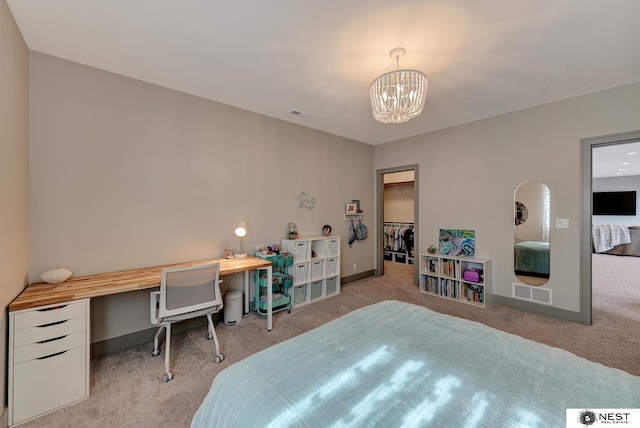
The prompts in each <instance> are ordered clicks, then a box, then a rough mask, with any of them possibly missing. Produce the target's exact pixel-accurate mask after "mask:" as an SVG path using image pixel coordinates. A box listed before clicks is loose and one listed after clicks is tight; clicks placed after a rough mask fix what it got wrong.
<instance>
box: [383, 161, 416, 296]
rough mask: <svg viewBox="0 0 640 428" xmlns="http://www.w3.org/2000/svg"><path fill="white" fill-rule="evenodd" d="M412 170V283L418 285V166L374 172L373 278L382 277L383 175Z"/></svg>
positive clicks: (398, 167) (405, 166)
mask: <svg viewBox="0 0 640 428" xmlns="http://www.w3.org/2000/svg"><path fill="white" fill-rule="evenodd" d="M411 170H413V236H414V245H413V283H414V285H418V284H419V283H420V269H419V268H420V255H419V254H418V253H419V251H418V248H420V247H419V245H418V241H419V239H418V237H419V233H418V232H419V229H418V219H419V218H420V216H419V213H420V209H419V208H420V203H419V200H420V196H419V195H420V192H419V182H420V180H419V165H418V164H412V165H404V166H396V167H392V168H384V169H378V170H376V200H377V201H378V203H377V204H376V219H377V220H376V232H377V233H376V244H375V245H376V251H375V254H376V269H375V276H382V275H384V250H383V248H382V247H383V245H384V175H385V174H389V173H393V172H403V171H411Z"/></svg>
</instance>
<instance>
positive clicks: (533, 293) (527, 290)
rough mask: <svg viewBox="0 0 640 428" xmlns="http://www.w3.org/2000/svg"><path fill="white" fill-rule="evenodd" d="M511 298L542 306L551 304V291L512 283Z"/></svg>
mask: <svg viewBox="0 0 640 428" xmlns="http://www.w3.org/2000/svg"><path fill="white" fill-rule="evenodd" d="M511 295H512V297H515V298H516V299H520V300H528V301H530V302H534V303H542V304H543V305H550V304H551V289H549V288H543V287H531V286H529V285H524V284H517V283H515V282H514V283H513V289H512V293H511Z"/></svg>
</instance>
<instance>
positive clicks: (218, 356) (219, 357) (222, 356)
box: [213, 354, 224, 364]
mask: <svg viewBox="0 0 640 428" xmlns="http://www.w3.org/2000/svg"><path fill="white" fill-rule="evenodd" d="M213 361H215V362H216V363H218V364H220V363H221V362H222V361H224V355H222V354H218V355H216V356H215V358H214V359H213Z"/></svg>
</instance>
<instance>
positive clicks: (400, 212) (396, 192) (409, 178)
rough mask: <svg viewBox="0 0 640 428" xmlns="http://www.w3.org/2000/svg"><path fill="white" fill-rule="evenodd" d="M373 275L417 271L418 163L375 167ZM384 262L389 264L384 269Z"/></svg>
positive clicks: (416, 275)
mask: <svg viewBox="0 0 640 428" xmlns="http://www.w3.org/2000/svg"><path fill="white" fill-rule="evenodd" d="M376 190H377V201H378V203H377V216H376V218H377V225H376V227H377V229H378V234H377V242H376V275H377V276H381V275H385V273H386V274H399V272H403V273H406V272H411V275H412V277H413V283H414V284H415V285H417V284H418V283H419V282H418V281H419V271H418V263H417V260H419V257H418V248H419V246H418V233H417V232H418V225H417V223H418V222H417V219H418V194H419V193H418V166H417V165H407V166H402V167H396V168H388V169H384V170H378V171H377V189H376ZM385 264H386V265H387V266H388V267H389V269H388V272H385Z"/></svg>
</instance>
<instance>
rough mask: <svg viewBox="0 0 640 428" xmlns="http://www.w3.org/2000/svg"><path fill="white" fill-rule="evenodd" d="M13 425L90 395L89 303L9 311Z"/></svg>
mask: <svg viewBox="0 0 640 428" xmlns="http://www.w3.org/2000/svg"><path fill="white" fill-rule="evenodd" d="M9 330H10V331H9V349H8V350H9V397H8V398H9V412H8V413H9V425H10V426H12V425H15V424H18V423H20V422H24V421H26V420H29V419H31V418H34V417H36V416H40V415H42V414H44V413H47V412H50V411H52V410H55V409H58V408H60V407H63V406H66V405H68V404H71V403H74V402H76V401H79V400H82V399H85V398H87V397H88V396H89V361H90V359H89V357H90V353H89V349H90V339H89V333H90V327H89V300H88V299H85V300H77V301H74V302H69V303H60V304H55V305H48V306H41V307H38V308H34V309H25V310H21V311H13V312H9Z"/></svg>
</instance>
